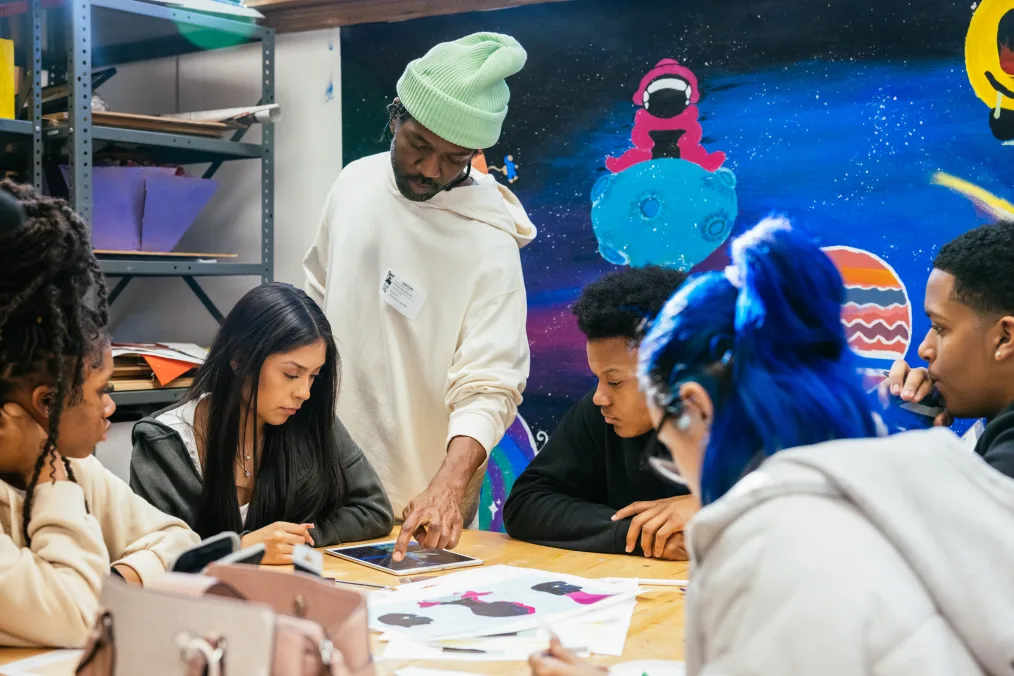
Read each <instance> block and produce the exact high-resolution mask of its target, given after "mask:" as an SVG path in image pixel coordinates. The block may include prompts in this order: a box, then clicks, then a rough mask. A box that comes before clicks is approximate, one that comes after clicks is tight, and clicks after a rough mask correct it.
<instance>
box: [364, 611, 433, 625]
mask: <svg viewBox="0 0 1014 676" xmlns="http://www.w3.org/2000/svg"><path fill="white" fill-rule="evenodd" d="M377 619H378V620H380V621H381V622H383V623H384V624H389V625H392V626H395V627H418V626H421V625H424V624H430V623H431V622H433V618H430V617H424V616H423V615H412V614H411V613H388V614H387V615H381V616H380V617H378V618H377Z"/></svg>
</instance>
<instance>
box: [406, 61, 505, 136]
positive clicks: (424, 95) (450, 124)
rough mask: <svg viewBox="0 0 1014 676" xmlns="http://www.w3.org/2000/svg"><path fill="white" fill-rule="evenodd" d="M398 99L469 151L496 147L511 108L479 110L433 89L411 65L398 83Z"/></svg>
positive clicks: (417, 118) (427, 124)
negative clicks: (491, 110)
mask: <svg viewBox="0 0 1014 676" xmlns="http://www.w3.org/2000/svg"><path fill="white" fill-rule="evenodd" d="M397 91H398V98H399V99H401V103H402V104H403V105H404V106H405V109H406V110H407V111H408V113H409V115H411V116H412V118H413V119H415V121H416V122H418V123H419V124H421V125H422V126H424V127H426V128H427V129H429V130H430V131H431V132H433V133H434V134H436V135H437V136H439V137H440V138H442V139H444V140H445V141H447V142H449V143H453V144H455V145H459V146H461V147H462V148H468V149H469V150H484V149H486V148H490V147H492V146H495V145H496V142H497V141H498V140H499V139H500V130H501V128H502V126H503V121H504V118H505V117H506V116H507V109H506V108H504V109H503V110H501V111H497V112H487V111H484V110H478V109H477V108H473V107H471V106H469V105H467V104H464V103H462V102H461V101H457V100H456V99H454V98H452V97H450V96H448V95H446V94H444V93H443V92H442V91H440V90H439V89H437V88H436V87H433V86H431V85H430V84H429V83H427V82H426V81H425V80H424V79H423V78H422V77H420V76H419V75H418V74H417V73H416V68H415V67H414V64H413V65H410V66H409V67H408V68H407V69H406V70H405V73H404V74H403V75H402V76H401V79H400V80H398V88H397Z"/></svg>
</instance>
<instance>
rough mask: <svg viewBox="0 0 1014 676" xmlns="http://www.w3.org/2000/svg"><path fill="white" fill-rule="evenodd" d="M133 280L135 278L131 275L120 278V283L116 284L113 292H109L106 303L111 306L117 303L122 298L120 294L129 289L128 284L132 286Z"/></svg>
mask: <svg viewBox="0 0 1014 676" xmlns="http://www.w3.org/2000/svg"><path fill="white" fill-rule="evenodd" d="M132 279H133V277H131V276H130V275H125V276H123V277H120V281H118V282H116V286H114V287H113V290H112V291H110V292H109V296H108V297H107V298H106V302H107V303H108V304H109V305H112V304H113V303H115V302H116V299H117V298H119V297H120V294H121V293H123V290H124V289H126V288H127V284H130V280H132Z"/></svg>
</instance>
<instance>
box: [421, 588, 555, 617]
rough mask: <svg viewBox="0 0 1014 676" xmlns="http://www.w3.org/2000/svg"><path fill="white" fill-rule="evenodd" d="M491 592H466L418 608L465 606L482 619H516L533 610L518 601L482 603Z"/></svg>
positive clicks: (423, 604)
mask: <svg viewBox="0 0 1014 676" xmlns="http://www.w3.org/2000/svg"><path fill="white" fill-rule="evenodd" d="M492 593H493V592H474V591H468V592H464V593H461V594H455V595H454V596H450V597H448V598H443V599H437V600H435V601H420V602H419V607H420V608H432V607H433V606H465V607H466V608H468V609H469V610H471V611H472V613H474V614H475V615H482V616H483V617H516V616H518V615H531V614H532V613H534V612H535V608H532V607H531V606H526V605H525V604H523V603H520V602H518V601H483V600H482V598H481V597H483V596H489V595H490V594H492Z"/></svg>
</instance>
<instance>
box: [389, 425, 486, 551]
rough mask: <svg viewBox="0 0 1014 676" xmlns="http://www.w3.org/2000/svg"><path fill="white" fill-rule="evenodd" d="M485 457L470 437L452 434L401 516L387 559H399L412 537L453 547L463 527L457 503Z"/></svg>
mask: <svg viewBox="0 0 1014 676" xmlns="http://www.w3.org/2000/svg"><path fill="white" fill-rule="evenodd" d="M485 460H486V450H485V449H484V448H483V447H482V444H480V443H479V442H478V441H476V440H475V439H472V438H471V437H454V438H453V439H451V443H450V444H448V446H447V457H446V458H444V462H443V463H442V464H441V465H440V469H439V470H438V471H437V474H436V476H434V477H433V480H432V481H431V482H430V485H429V486H427V488H426V490H425V491H423V492H422V493H420V494H419V495H417V496H415V497H414V498H413V499H412V501H411V502H409V503H408V505H406V506H405V510H404V511H403V512H402V514H401V517H402V518H403V519H404V523H402V524H401V533H400V534H399V535H398V540H397V542H395V545H394V553H393V554H392V555H391V559H392V560H394V561H401V560H402V559H404V558H405V552H406V551H408V543H409V542H411V541H412V538H413V537H414V538H415V539H416V541H417V542H418V543H419V544H420V545H421V546H423V547H425V548H427V549H453V548H454V547H456V546H457V545H458V539H459V538H461V529H462V527H463V526H464V523H463V520H462V517H461V503H462V501H463V500H464V499H465V491H466V490H467V488H468V482H469V480H471V478H472V476H473V475H474V474H475V473H476V471H477V470H478V469H479V468H480V467H482V463H483V462H485Z"/></svg>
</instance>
